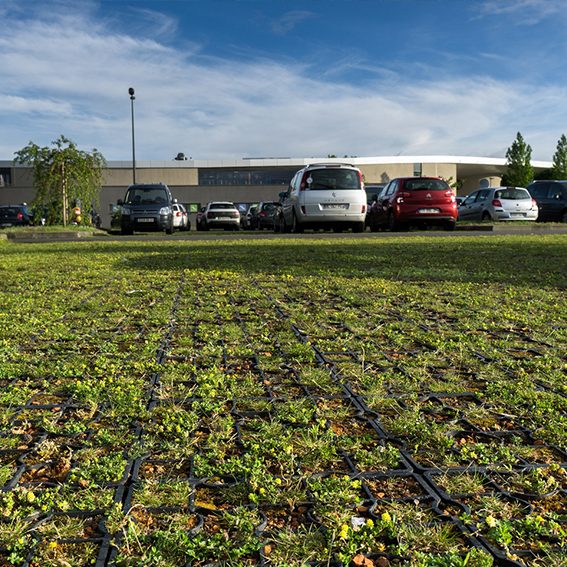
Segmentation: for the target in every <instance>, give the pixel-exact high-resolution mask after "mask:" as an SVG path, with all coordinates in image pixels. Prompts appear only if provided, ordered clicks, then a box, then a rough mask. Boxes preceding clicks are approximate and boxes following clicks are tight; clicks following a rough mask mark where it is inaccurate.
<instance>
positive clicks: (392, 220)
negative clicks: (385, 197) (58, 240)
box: [388, 212, 403, 232]
mask: <svg viewBox="0 0 567 567" xmlns="http://www.w3.org/2000/svg"><path fill="white" fill-rule="evenodd" d="M388 228H389V229H390V230H391V231H392V232H398V231H400V230H402V229H403V226H402V224H401V223H400V222H399V221H398V220H397V219H396V217H395V215H394V213H393V212H390V214H389V215H388Z"/></svg>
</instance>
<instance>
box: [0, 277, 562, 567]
mask: <svg viewBox="0 0 567 567" xmlns="http://www.w3.org/2000/svg"><path fill="white" fill-rule="evenodd" d="M254 290H255V294H254V295H255V298H254V301H252V302H250V301H249V295H248V294H249V290H248V289H244V288H239V286H238V285H237V284H235V283H234V282H233V281H230V280H228V279H219V280H217V281H211V282H210V284H208V285H207V284H203V282H199V285H198V286H195V282H193V281H191V280H190V279H189V278H187V277H182V278H181V280H180V281H179V282H178V287H177V290H173V289H170V291H171V295H170V296H169V297H171V298H172V304H171V308H170V309H169V320H168V321H167V322H164V321H162V324H160V325H157V324H156V326H155V327H153V328H152V326H151V325H150V326H143V325H140V326H138V327H137V328H136V326H135V323H134V322H133V321H125V320H123V321H121V322H119V323H118V324H117V326H116V327H114V328H111V329H107V330H106V331H107V334H108V335H107V336H108V338H107V340H108V342H109V343H111V344H114V345H115V346H116V348H117V349H118V350H120V349H122V350H127V349H128V346H127V345H124V344H123V342H122V340H121V336H122V337H123V336H124V333H128V336H129V339H130V340H131V341H138V342H145V343H146V346H145V352H146V353H148V352H150V351H153V353H154V355H153V356H154V357H155V358H154V360H153V361H150V362H152V363H153V364H150V365H149V366H148V368H147V369H139V368H138V367H137V366H136V364H135V362H137V361H136V360H135V357H136V355H135V351H134V350H132V351H131V352H128V353H127V355H126V356H124V357H123V360H122V364H121V366H120V368H114V367H112V364H110V363H109V357H108V356H105V357H103V358H104V360H99V359H100V357H99V356H98V354H100V350H97V349H100V348H101V347H100V346H97V347H95V346H93V345H91V344H90V343H89V341H88V340H86V341H85V340H83V341H82V342H81V345H82V346H81V348H79V349H78V350H77V343H76V341H68V342H65V341H62V342H59V343H54V342H53V341H47V342H46V345H45V356H46V357H48V358H49V357H51V358H52V359H65V358H66V357H67V358H71V357H73V356H75V355H76V354H79V355H80V354H84V352H83V351H88V354H89V360H90V361H91V362H92V363H93V364H94V363H95V361H96V363H98V364H99V365H100V364H103V365H104V364H108V371H109V373H111V374H112V373H117V374H118V375H120V374H123V375H124V376H125V377H126V376H127V377H128V380H129V381H128V383H129V384H130V385H129V387H130V388H134V389H137V394H136V395H135V396H134V399H135V401H136V403H137V404H139V411H138V410H136V407H131V406H130V407H125V408H120V407H119V400H120V395H119V393H117V392H116V390H113V391H112V400H113V403H114V405H115V406H116V407H106V406H105V401H104V400H105V399H106V397H105V395H104V388H105V385H104V384H102V385H100V384H98V386H99V387H101V388H102V391H101V392H100V393H99V397H100V403H99V405H98V406H97V407H92V406H89V405H87V404H84V403H81V392H82V391H83V390H82V388H84V389H85V391H86V389H88V388H94V387H95V385H93V383H91V382H90V381H88V380H86V379H85V373H86V374H88V372H84V371H83V373H80V374H78V375H77V376H72V375H67V376H63V377H62V378H61V379H60V384H57V382H56V381H54V379H56V378H57V377H51V378H50V380H49V381H48V382H45V379H44V380H39V379H29V378H24V377H14V378H13V379H11V380H6V381H4V383H3V384H2V385H3V387H4V388H6V389H10V388H11V389H13V390H17V391H19V392H25V393H26V394H25V395H24V394H23V393H22V399H21V402H20V403H18V404H17V405H7V404H4V405H3V406H2V409H3V433H2V435H3V436H4V437H8V436H10V437H11V438H12V439H15V441H13V442H12V445H13V446H12V447H10V448H6V449H4V450H2V451H1V452H0V456H1V458H2V461H1V463H2V467H3V469H2V470H3V471H10V474H7V473H4V476H5V481H4V485H3V488H2V496H3V506H4V508H5V510H7V513H5V514H4V516H5V519H4V521H3V525H4V526H5V527H6V529H9V528H11V527H13V529H14V533H15V534H18V533H22V534H24V536H23V537H22V542H21V545H20V544H17V545H13V544H12V545H11V547H10V546H5V551H4V553H3V560H4V563H3V564H5V565H13V564H22V565H30V566H37V565H41V564H46V563H45V560H46V559H45V558H49V557H52V556H53V557H55V556H56V555H57V553H58V552H63V551H67V548H74V549H76V551H75V552H74V557H77V558H81V557H82V558H84V559H83V561H84V563H81V559H76V561H77V563H76V564H77V565H80V564H96V565H97V566H99V567H102V566H105V565H153V564H157V563H154V562H155V561H156V559H155V557H154V558H152V552H151V551H149V550H150V549H151V548H152V546H154V547H156V546H157V548H159V549H160V550H161V553H163V554H164V556H165V557H167V561H166V562H165V563H164V564H167V565H195V566H197V565H217V564H219V565H220V564H227V565H284V564H290V565H294V564H298V565H300V564H301V565H302V564H305V565H340V564H341V562H344V561H345V559H344V557H349V558H350V559H352V558H353V557H354V555H358V557H359V558H360V557H362V556H364V557H366V558H367V559H368V560H373V561H376V562H378V561H382V562H384V561H388V562H389V563H390V564H412V563H414V564H417V559H416V557H418V556H419V553H420V552H423V553H427V554H429V555H428V557H430V558H432V557H436V556H441V557H442V556H447V555H448V554H449V553H450V552H452V553H454V554H455V556H456V557H460V558H461V559H462V560H463V561H464V560H465V558H466V557H467V554H469V553H470V552H471V550H480V551H483V552H485V553H486V554H487V556H490V557H492V558H493V559H494V561H495V562H496V564H503V565H504V564H506V565H530V564H532V563H533V564H536V563H537V564H546V565H555V564H557V565H560V564H562V563H561V561H564V560H565V545H566V538H565V517H566V516H565V514H566V508H567V505H566V503H567V499H566V491H567V481H566V462H567V455H566V454H565V452H564V450H563V449H562V447H561V446H560V445H558V444H555V443H553V442H551V441H549V440H546V439H545V438H542V437H541V435H539V432H536V431H533V430H532V429H531V428H530V427H528V426H527V425H526V423H525V420H522V419H520V418H519V417H518V416H517V415H513V414H511V413H509V412H505V411H503V410H502V408H500V407H499V406H498V405H497V403H496V402H497V400H498V398H497V396H496V395H494V394H493V392H492V391H491V388H492V384H491V381H490V380H489V379H487V378H486V377H485V376H483V368H485V367H487V366H489V367H490V368H491V370H492V371H493V372H496V373H497V374H498V376H499V377H500V380H502V381H504V382H505V381H506V380H509V381H510V382H511V383H513V381H514V380H515V379H517V377H518V374H517V372H518V368H519V367H521V364H522V362H523V361H524V360H529V357H533V356H540V355H543V353H544V351H545V349H552V348H553V347H554V345H549V344H546V343H541V342H538V341H536V340H534V339H532V338H531V337H530V336H529V335H527V334H526V333H525V332H523V331H517V332H516V331H513V332H512V333H502V334H499V333H498V332H497V331H490V332H488V331H483V330H482V329H479V330H478V333H479V335H489V336H490V338H491V339H500V340H501V342H503V343H505V344H507V345H508V351H507V353H506V357H505V356H504V355H502V353H501V351H495V352H476V351H475V352H470V353H465V355H463V356H462V358H461V359H460V360H455V359H451V358H448V356H447V355H446V354H445V353H444V352H443V351H441V350H440V349H439V348H438V346H437V344H436V342H435V338H436V336H438V335H440V334H443V333H445V334H450V333H451V330H452V329H454V328H455V330H456V326H458V324H459V322H458V321H457V320H455V319H454V318H451V317H449V316H446V315H444V314H443V313H437V312H435V311H434V310H428V311H425V310H424V312H423V313H422V314H420V313H419V310H417V311H414V315H413V316H412V317H409V318H408V314H407V311H405V310H403V309H401V308H399V309H398V308H397V306H396V305H395V304H392V305H390V306H388V307H387V308H385V309H383V310H377V311H376V312H372V311H368V310H367V309H364V308H362V307H361V306H360V305H357V304H356V301H355V302H354V303H353V304H352V305H350V306H349V307H348V308H345V305H347V306H348V305H349V298H345V297H343V296H341V295H340V293H336V292H322V293H320V294H319V296H317V297H313V294H309V293H307V292H299V293H292V292H291V291H289V290H285V289H282V286H280V285H279V284H278V282H275V281H272V280H270V279H266V280H265V281H262V280H257V281H255V283H254ZM143 292H144V293H145V291H143ZM140 293H142V291H141V292H140ZM400 307H401V306H400ZM345 310H346V311H347V313H346V314H345ZM354 313H357V314H358V315H359V319H358V321H359V322H360V321H362V322H363V323H362V324H358V327H357V328H355V327H356V325H355V324H353V322H352V321H355V322H356V321H357V319H356V318H354V317H353V314H354ZM158 330H159V333H158V332H157V331H158ZM100 331H101V334H102V332H103V329H101V330H100ZM96 336H97V333H92V337H93V339H94V337H96ZM83 339H84V337H83ZM42 340H43V339H42V337H40V336H38V337H36V339H35V340H34V342H33V344H30V349H33V350H35V352H38V350H41V349H42V348H43V342H42ZM93 343H94V340H93ZM98 344H99V343H97V345H98ZM111 350H112V349H111ZM498 352H500V353H501V354H500V355H498ZM420 357H421V358H420ZM508 357H512V358H513V359H514V360H515V361H516V362H517V364H518V365H519V366H516V367H510V365H509V363H508V361H509V358H508ZM418 359H419V360H420V363H419V364H418V365H415V364H414V363H415V361H416V360H418ZM130 372H132V374H129V373H130ZM131 379H132V380H133V382H130V380H131ZM125 383H126V380H125ZM71 384H72V386H71ZM118 384H119V382H118ZM54 386H55V387H54ZM444 386H445V387H444ZM108 387H109V388H113V389H115V388H117V387H119V385H118V386H117V382H116V380H109V382H108ZM534 388H535V389H539V390H540V391H541V392H543V393H544V394H545V395H550V396H554V399H555V398H556V399H557V400H558V402H557V403H558V411H559V412H563V415H565V413H564V412H565V406H564V405H563V406H561V405H560V403H561V400H562V399H564V395H565V394H564V392H562V391H561V389H560V388H559V387H558V386H557V385H556V384H553V383H552V384H550V383H546V382H545V381H543V380H534ZM125 396H126V395H125ZM125 399H126V400H128V401H131V399H132V397H131V396H130V397H128V396H126V397H125ZM111 405H112V404H111ZM121 411H123V412H124V413H122V414H121V413H120V412H121ZM109 427H110V430H111V431H112V432H113V434H109V433H108V429H109ZM6 445H7V444H6ZM6 445H5V446H6ZM53 455H57V458H53ZM466 487H468V488H466ZM63 493H67V494H68V495H70V497H69V498H66V499H63V498H59V497H58V495H59V494H61V495H62V494H63ZM61 502H70V504H65V507H64V509H60V508H59V506H60V503H61ZM10 506H11V509H12V510H13V509H18V510H20V511H21V510H24V511H25V510H28V512H29V513H28V514H27V516H26V515H25V514H20V515H21V516H22V517H24V518H25V520H24V521H23V522H24V524H25V525H24V526H21V527H14V526H11V524H10V517H11V511H10ZM489 506H491V508H488V507H489ZM504 520H505V522H504ZM172 526H174V527H175V529H174V530H172ZM498 526H500V527H501V531H500V532H498V531H497V530H496V529H495V528H496V527H498ZM502 526H505V527H506V529H507V530H508V531H507V533H502ZM18 530H19V531H18ZM417 532H419V534H418V533H417ZM172 533H173V535H172ZM2 541H4V540H2ZM290 542H291V543H290ZM156 553H157V552H156ZM168 554H169V555H168ZM294 554H295V555H294ZM302 554H303V555H302ZM349 554H350V555H349ZM18 557H20V558H22V560H21V561H19V563H18V560H17V559H16V558H18ZM87 557H88V558H91V559H87ZM156 557H157V556H156ZM350 559H347V560H346V561H349V560H350ZM424 561H425V560H424ZM223 562H224V563H223ZM0 564H2V563H0ZM53 564H56V563H53ZM71 564H73V563H71ZM425 564H426V563H425Z"/></svg>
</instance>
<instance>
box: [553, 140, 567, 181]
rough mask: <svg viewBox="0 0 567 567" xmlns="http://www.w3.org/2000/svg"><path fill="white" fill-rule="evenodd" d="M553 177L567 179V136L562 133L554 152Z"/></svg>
mask: <svg viewBox="0 0 567 567" xmlns="http://www.w3.org/2000/svg"><path fill="white" fill-rule="evenodd" d="M551 170H552V176H553V179H567V138H566V137H565V134H561V138H559V140H558V142H557V147H556V148H555V153H554V154H553V166H552V169H551Z"/></svg>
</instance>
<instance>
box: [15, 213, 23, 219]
mask: <svg viewBox="0 0 567 567" xmlns="http://www.w3.org/2000/svg"><path fill="white" fill-rule="evenodd" d="M16 217H17V219H18V220H24V215H23V214H22V213H18V214H17V215H16Z"/></svg>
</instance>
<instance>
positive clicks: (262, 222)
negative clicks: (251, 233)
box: [250, 201, 279, 230]
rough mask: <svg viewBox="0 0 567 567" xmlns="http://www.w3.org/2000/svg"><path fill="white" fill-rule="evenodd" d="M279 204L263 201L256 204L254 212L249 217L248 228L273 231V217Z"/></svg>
mask: <svg viewBox="0 0 567 567" xmlns="http://www.w3.org/2000/svg"><path fill="white" fill-rule="evenodd" d="M278 204H279V203H277V202H276V201H263V202H261V203H259V204H258V206H257V207H256V210H255V211H254V212H253V214H252V216H251V217H250V228H251V229H252V230H255V229H258V230H262V229H264V228H266V229H270V230H271V229H273V228H274V215H275V214H276V211H277V206H278Z"/></svg>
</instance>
